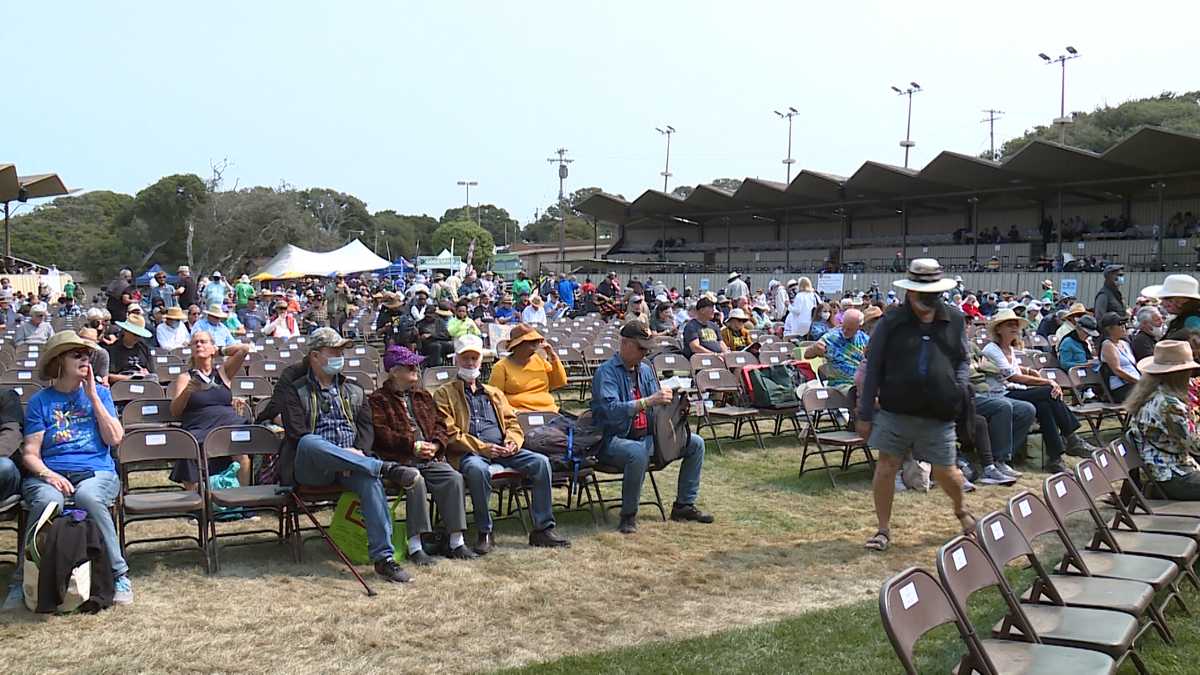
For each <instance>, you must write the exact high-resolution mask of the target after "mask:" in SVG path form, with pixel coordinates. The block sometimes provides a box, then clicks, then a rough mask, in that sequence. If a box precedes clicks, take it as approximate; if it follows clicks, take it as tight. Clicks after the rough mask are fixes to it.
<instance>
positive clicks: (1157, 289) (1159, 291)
mask: <svg viewBox="0 0 1200 675" xmlns="http://www.w3.org/2000/svg"><path fill="white" fill-rule="evenodd" d="M1142 295H1144V296H1146V297H1147V298H1158V299H1159V300H1162V299H1163V298H1189V299H1192V300H1200V281H1196V278H1195V277H1193V276H1192V275H1190V274H1171V275H1168V276H1167V278H1166V279H1163V282H1162V283H1161V284H1158V285H1155V286H1147V287H1145V288H1143V289H1142Z"/></svg>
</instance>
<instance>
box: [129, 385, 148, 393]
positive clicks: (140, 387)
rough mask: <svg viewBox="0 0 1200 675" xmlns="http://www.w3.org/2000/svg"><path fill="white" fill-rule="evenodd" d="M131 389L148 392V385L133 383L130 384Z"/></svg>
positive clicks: (134, 391) (137, 391)
mask: <svg viewBox="0 0 1200 675" xmlns="http://www.w3.org/2000/svg"><path fill="white" fill-rule="evenodd" d="M129 391H131V392H133V393H135V394H144V393H146V387H145V386H143V385H140V384H131V385H129Z"/></svg>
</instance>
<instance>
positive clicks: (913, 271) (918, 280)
mask: <svg viewBox="0 0 1200 675" xmlns="http://www.w3.org/2000/svg"><path fill="white" fill-rule="evenodd" d="M892 285H893V286H895V287H896V288H903V289H904V290H906V291H916V292H918V293H942V292H944V291H948V290H950V289H952V288H955V287H956V286H958V284H957V283H955V281H954V280H953V279H947V278H946V277H945V276H944V274H943V272H942V266H941V265H940V264H939V263H938V261H936V260H934V259H933V258H916V259H915V260H913V261H912V264H910V265H909V266H908V277H907V278H905V279H897V280H896V281H893V282H892Z"/></svg>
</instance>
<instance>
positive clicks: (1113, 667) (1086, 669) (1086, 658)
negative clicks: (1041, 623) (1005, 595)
mask: <svg viewBox="0 0 1200 675" xmlns="http://www.w3.org/2000/svg"><path fill="white" fill-rule="evenodd" d="M980 643H981V644H982V645H983V650H984V651H985V652H987V655H988V657H990V658H991V660H992V663H993V664H995V666H996V672H997V673H998V674H1001V675H1032V674H1033V673H1115V672H1117V663H1116V661H1114V660H1113V659H1112V657H1111V656H1108V655H1107V654H1101V653H1100V652H1094V651H1089V650H1086V649H1071V648H1070V647H1058V646H1056V645H1038V644H1033V643H1031V642H1013V641H1010V640H980Z"/></svg>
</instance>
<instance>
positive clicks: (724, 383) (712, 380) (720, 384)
mask: <svg viewBox="0 0 1200 675" xmlns="http://www.w3.org/2000/svg"><path fill="white" fill-rule="evenodd" d="M692 381H693V382H695V384H696V389H697V390H698V391H699V392H700V393H701V394H703V393H704V392H706V391H713V390H715V391H724V392H732V391H738V390H739V389H738V387H739V385H738V381H737V378H736V377H734V375H733V373H731V372H729V371H728V370H726V369H725V368H724V367H723V366H720V365H718V366H717V367H716V368H708V369H705V370H698V371H696V373H695V376H694V377H693V380H692Z"/></svg>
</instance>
